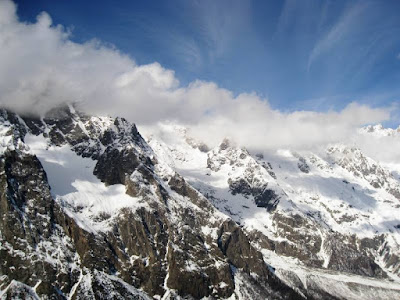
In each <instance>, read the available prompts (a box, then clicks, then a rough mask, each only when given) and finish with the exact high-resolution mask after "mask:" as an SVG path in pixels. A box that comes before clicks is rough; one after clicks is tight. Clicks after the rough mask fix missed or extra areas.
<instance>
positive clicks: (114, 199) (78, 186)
mask: <svg viewBox="0 0 400 300" xmlns="http://www.w3.org/2000/svg"><path fill="white" fill-rule="evenodd" d="M25 143H26V144H27V145H28V146H29V149H30V150H29V151H30V153H31V154H34V155H36V156H37V157H38V158H39V160H40V162H41V163H42V165H43V168H44V170H45V171H46V173H47V177H48V181H49V184H50V187H51V193H52V194H53V196H54V197H55V200H56V201H57V202H58V203H60V204H61V205H62V207H63V208H64V209H65V211H66V212H67V213H68V215H69V216H70V217H73V218H74V219H75V220H76V221H77V222H78V224H79V226H81V227H82V228H84V229H85V230H87V231H90V232H97V231H107V230H109V226H110V224H111V222H112V219H113V218H114V217H116V215H117V214H118V211H119V210H120V209H122V208H124V207H129V208H130V209H137V208H139V207H147V205H146V203H145V202H143V201H141V199H139V198H134V197H131V196H129V195H127V194H126V193H125V186H124V185H122V184H115V185H111V186H106V185H105V184H104V183H102V182H101V181H100V180H99V179H98V178H97V177H96V176H94V175H93V170H94V167H95V164H96V161H94V160H92V159H91V158H83V157H81V156H78V155H77V154H76V153H75V152H73V151H72V150H71V149H70V146H69V145H64V146H61V147H57V146H54V145H49V144H48V140H47V139H46V138H45V137H43V136H42V135H40V136H35V135H31V134H28V135H27V136H26V137H25Z"/></svg>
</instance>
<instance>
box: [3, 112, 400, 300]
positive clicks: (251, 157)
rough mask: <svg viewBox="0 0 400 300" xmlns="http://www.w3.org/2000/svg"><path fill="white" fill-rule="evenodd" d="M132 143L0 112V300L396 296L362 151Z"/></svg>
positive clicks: (378, 200)
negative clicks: (257, 149) (254, 150)
mask: <svg viewBox="0 0 400 300" xmlns="http://www.w3.org/2000/svg"><path fill="white" fill-rule="evenodd" d="M160 133H162V134H160ZM144 136H145V137H146V138H143V137H142V135H141V134H140V133H139V132H138V130H137V128H136V126H135V125H133V124H131V123H129V122H127V121H126V120H124V119H122V118H110V117H94V116H87V115H85V114H82V113H78V112H76V111H75V110H74V109H73V108H72V107H68V108H60V109H57V110H54V111H52V112H50V113H48V114H47V115H46V116H45V117H43V118H41V119H37V118H31V117H25V116H18V115H16V114H14V113H12V112H9V111H6V110H1V111H0V151H1V153H0V155H1V157H0V169H1V170H0V184H1V185H2V189H1V194H0V258H1V259H0V290H1V292H0V295H1V298H5V299H14V298H23V299H38V298H39V299H65V298H67V299H202V298H203V299H398V298H399V297H400V284H399V282H400V279H399V275H400V261H399V257H400V246H399V245H400V219H399V217H398V216H399V215H400V197H399V195H400V194H399V191H400V182H399V179H398V178H396V177H395V176H394V175H393V174H392V173H391V172H390V171H388V170H387V169H385V168H384V167H382V166H380V165H379V163H377V162H375V161H373V160H372V159H370V158H368V157H367V156H365V155H364V154H363V153H361V151H360V150H359V149H355V148H351V147H346V146H344V145H332V147H330V148H329V149H327V150H326V152H325V153H323V155H322V154H316V153H295V152H293V151H289V150H281V151H278V152H274V153H272V152H266V153H254V154H253V153H250V152H249V151H248V150H246V149H244V148H239V147H236V146H235V144H234V143H233V142H232V141H229V140H224V141H222V142H221V144H220V145H219V146H218V147H216V148H214V149H209V148H208V146H207V145H206V144H205V143H204V142H200V141H196V140H194V139H193V138H191V137H190V136H188V134H187V132H186V130H185V129H184V128H182V127H179V126H175V125H171V124H170V125H160V128H159V129H158V131H157V133H154V132H153V133H152V132H151V131H148V130H146V132H145V135H144ZM205 142H206V141H205Z"/></svg>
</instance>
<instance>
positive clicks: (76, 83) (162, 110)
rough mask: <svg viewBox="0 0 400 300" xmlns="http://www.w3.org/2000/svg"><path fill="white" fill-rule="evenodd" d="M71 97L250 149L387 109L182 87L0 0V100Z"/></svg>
mask: <svg viewBox="0 0 400 300" xmlns="http://www.w3.org/2000/svg"><path fill="white" fill-rule="evenodd" d="M69 102H75V103H77V105H78V106H79V107H80V108H81V109H83V110H85V111H87V112H89V113H94V114H95V113H101V114H109V115H120V116H123V117H126V118H127V119H129V120H130V121H133V122H136V123H138V124H139V125H140V124H143V125H149V124H150V125H151V124H155V123H157V122H159V121H165V120H175V121H178V122H180V123H182V124H185V125H187V126H189V127H190V128H191V131H192V134H193V135H195V136H197V137H199V138H201V139H202V140H205V141H207V142H208V143H211V144H215V143H218V142H219V141H221V140H222V138H224V137H225V136H230V137H232V138H233V139H234V140H236V141H237V142H238V143H239V144H241V145H246V146H247V147H249V148H254V149H263V148H276V147H310V146H311V145H319V144H321V143H328V142H334V141H338V140H342V139H343V138H345V137H347V136H348V135H349V134H350V133H352V132H354V130H355V128H356V127H358V126H360V125H363V124H367V123H376V122H380V121H383V120H386V119H388V118H389V116H390V109H387V108H370V107H368V106H365V105H360V104H357V103H351V104H349V105H348V106H347V107H346V108H344V109H343V110H342V111H340V112H334V111H331V112H326V113H319V112H312V111H297V112H292V113H284V112H280V111H278V110H274V109H271V107H270V106H269V104H268V101H267V100H266V99H262V98H260V97H259V96H257V95H256V94H240V95H238V96H234V95H233V94H232V92H230V91H228V90H226V89H223V88H220V87H218V86H217V85H216V84H215V83H212V82H204V81H195V82H192V83H191V84H189V85H188V86H185V87H182V86H180V85H179V82H178V80H177V79H176V78H175V75H174V72H173V71H171V70H167V69H165V68H163V67H162V66H161V65H160V64H158V63H153V64H149V65H142V66H138V65H137V64H136V63H135V62H134V61H133V60H132V59H131V58H129V57H128V56H126V55H124V54H122V53H120V52H118V50H116V49H113V48H110V47H105V46H103V45H102V44H101V43H99V42H97V41H89V42H87V43H84V44H78V43H74V42H72V41H71V40H70V39H69V34H68V31H66V30H65V29H64V28H63V27H61V26H52V25H51V18H50V17H49V16H48V15H47V14H46V13H42V14H40V15H39V16H38V19H37V22H36V23H33V24H26V23H22V22H19V21H18V20H17V17H16V15H15V5H14V4H13V3H12V2H9V1H1V2H0V103H1V105H2V106H5V107H8V108H10V109H13V110H16V111H18V112H20V113H31V114H36V115H38V114H43V113H45V112H46V111H48V110H49V109H51V108H54V107H56V106H58V105H61V104H64V103H69Z"/></svg>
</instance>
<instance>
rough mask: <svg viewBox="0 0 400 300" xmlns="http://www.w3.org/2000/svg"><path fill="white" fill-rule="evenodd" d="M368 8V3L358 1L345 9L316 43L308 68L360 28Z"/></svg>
mask: <svg viewBox="0 0 400 300" xmlns="http://www.w3.org/2000/svg"><path fill="white" fill-rule="evenodd" d="M367 8H368V5H367V4H366V3H356V4H353V5H352V6H350V7H349V8H346V9H345V10H344V12H343V14H342V15H341V16H340V17H339V19H338V20H337V22H336V23H335V24H334V25H333V26H332V27H331V28H330V29H329V31H328V32H325V33H324V34H322V37H321V38H320V39H319V40H317V42H316V43H315V45H314V47H313V48H312V51H311V53H310V56H309V58H308V66H307V69H308V70H309V69H310V68H311V65H312V64H313V62H314V61H315V60H317V59H318V58H319V57H320V56H322V55H324V54H327V53H329V51H330V50H332V48H334V47H335V46H337V45H338V44H341V42H342V41H343V40H344V39H346V38H348V37H349V36H350V35H351V34H352V33H354V32H356V31H357V30H358V28H359V26H360V23H361V22H362V21H361V22H360V20H362V18H363V17H364V16H363V14H364V13H365V12H366V11H367Z"/></svg>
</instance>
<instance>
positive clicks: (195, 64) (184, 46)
mask: <svg viewBox="0 0 400 300" xmlns="http://www.w3.org/2000/svg"><path fill="white" fill-rule="evenodd" d="M15 2H16V3H17V5H18V16H19V18H20V20H22V21H28V22H33V21H35V19H36V16H37V15H38V13H39V12H41V11H46V12H48V13H49V14H50V16H51V17H52V19H53V23H54V24H62V25H64V26H65V27H67V28H69V29H70V30H71V31H72V39H73V40H75V41H78V42H82V41H87V40H90V39H93V38H96V39H99V40H101V41H102V42H103V43H106V44H111V45H114V46H115V47H116V48H117V49H119V50H120V51H121V52H123V53H127V54H128V55H129V56H130V57H132V58H133V59H134V60H135V61H136V62H137V63H138V64H147V63H152V62H154V61H157V62H159V63H160V64H161V65H162V66H163V67H165V68H168V69H172V70H174V71H175V75H176V77H177V78H178V79H179V81H180V83H181V84H182V85H186V84H188V83H190V82H192V81H193V80H195V79H201V80H205V81H213V82H215V83H217V84H218V85H219V86H221V87H223V88H226V89H228V90H231V91H233V92H234V93H236V94H238V93H241V92H256V93H257V94H258V95H260V96H261V97H265V98H267V99H268V101H269V102H270V104H271V106H272V107H273V108H277V109H280V110H282V111H294V110H302V109H305V110H316V111H327V110H330V109H334V110H340V109H342V108H343V107H345V106H346V105H347V104H348V103H349V102H351V101H358V102H359V103H366V104H369V105H371V106H372V107H380V106H388V105H393V104H396V103H398V102H399V99H400V86H399V82H400V80H399V79H400V56H399V54H400V18H399V17H398V16H399V11H400V1H282V2H281V1H184V0H173V1H125V0H119V1H117V2H116V1H73V0H72V1H71V0H69V1H64V0H58V1H53V0H36V1H26V0H19V1H15ZM116 3H117V5H116ZM396 111H399V109H397V110H396ZM398 117H400V116H395V118H394V119H395V120H396V119H397V120H398V119H399V118H398ZM398 124H399V122H398V121H393V120H392V121H391V124H389V125H398Z"/></svg>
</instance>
